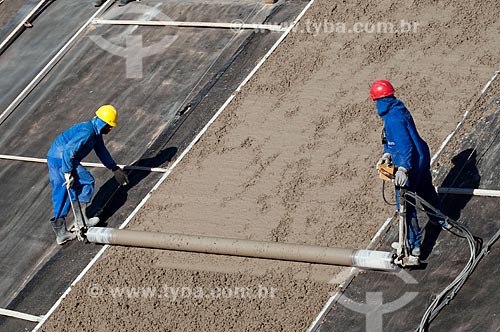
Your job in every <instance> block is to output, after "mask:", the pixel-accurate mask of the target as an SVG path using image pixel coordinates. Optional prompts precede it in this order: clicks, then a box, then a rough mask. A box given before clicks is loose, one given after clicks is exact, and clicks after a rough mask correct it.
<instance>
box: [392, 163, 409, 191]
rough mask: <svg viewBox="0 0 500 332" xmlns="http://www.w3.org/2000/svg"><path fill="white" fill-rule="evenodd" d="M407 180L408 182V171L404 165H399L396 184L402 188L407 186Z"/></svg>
mask: <svg viewBox="0 0 500 332" xmlns="http://www.w3.org/2000/svg"><path fill="white" fill-rule="evenodd" d="M406 182H408V171H407V170H406V168H404V167H398V171H397V172H396V178H395V179H394V184H395V185H396V186H398V187H401V188H402V187H404V186H406Z"/></svg>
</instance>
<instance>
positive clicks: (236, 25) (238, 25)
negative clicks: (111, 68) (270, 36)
mask: <svg viewBox="0 0 500 332" xmlns="http://www.w3.org/2000/svg"><path fill="white" fill-rule="evenodd" d="M92 24H94V25H146V26H159V27H166V26H169V27H178V28H208V29H210V28H216V29H232V30H235V31H239V30H248V29H251V30H268V31H276V32H285V31H286V30H287V29H286V28H284V27H282V26H280V25H272V24H248V23H243V22H240V21H233V22H231V23H226V22H180V21H142V20H105V19H99V18H96V19H94V20H93V21H92Z"/></svg>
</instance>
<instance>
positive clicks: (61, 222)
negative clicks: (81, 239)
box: [50, 218, 76, 244]
mask: <svg viewBox="0 0 500 332" xmlns="http://www.w3.org/2000/svg"><path fill="white" fill-rule="evenodd" d="M50 224H51V225H52V229H53V230H54V233H56V242H57V244H64V243H66V242H68V241H71V240H74V239H76V235H75V234H73V233H71V232H68V230H67V229H66V219H64V218H57V219H56V218H52V219H50Z"/></svg>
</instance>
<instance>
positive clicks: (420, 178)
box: [370, 80, 449, 258]
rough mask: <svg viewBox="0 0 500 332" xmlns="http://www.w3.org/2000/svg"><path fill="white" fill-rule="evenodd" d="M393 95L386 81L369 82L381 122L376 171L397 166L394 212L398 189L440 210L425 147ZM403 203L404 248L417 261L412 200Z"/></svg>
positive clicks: (418, 235)
mask: <svg viewBox="0 0 500 332" xmlns="http://www.w3.org/2000/svg"><path fill="white" fill-rule="evenodd" d="M394 92H395V91H394V87H393V86H392V85H391V83H390V82H389V81H386V80H379V81H375V82H373V84H372V87H371V89H370V99H372V100H373V101H375V103H376V105H377V111H378V115H379V116H380V117H381V118H382V120H383V121H384V130H383V135H382V136H383V139H382V141H383V144H384V153H383V155H382V157H381V158H380V159H379V161H378V162H377V169H378V167H379V165H381V164H383V163H386V164H394V165H396V166H397V171H396V174H395V179H394V183H395V185H396V202H397V205H398V209H399V188H405V189H406V190H409V191H412V192H414V193H416V194H417V195H418V196H420V197H421V198H423V199H424V200H426V201H427V202H429V203H430V204H431V205H432V206H434V208H436V209H440V205H441V204H440V200H439V197H438V195H437V193H436V190H435V189H434V186H433V184H432V175H431V171H430V162H431V155H430V151H429V147H428V145H427V143H426V142H425V141H424V140H423V139H422V138H421V137H420V135H419V134H418V131H417V128H416V126H415V122H414V121H413V118H412V116H411V114H410V112H409V111H408V110H407V109H406V107H405V105H404V104H403V102H402V101H400V100H398V99H396V97H394ZM406 200H407V204H406V222H407V229H408V245H409V248H410V254H411V255H412V256H414V257H416V258H418V257H419V256H420V245H421V242H422V230H421V229H420V227H419V225H418V220H417V211H416V208H415V206H414V205H415V200H414V199H413V198H411V197H409V196H407V197H406ZM428 212H430V211H428ZM427 215H428V216H429V219H430V220H431V222H433V223H434V224H436V225H441V226H442V227H444V228H449V226H448V223H447V222H446V221H445V220H442V219H440V218H438V217H436V216H434V215H432V214H429V213H428V214H427Z"/></svg>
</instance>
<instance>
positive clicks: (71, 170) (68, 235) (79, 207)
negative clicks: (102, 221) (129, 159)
mask: <svg viewBox="0 0 500 332" xmlns="http://www.w3.org/2000/svg"><path fill="white" fill-rule="evenodd" d="M117 121H118V114H117V111H116V109H115V108H114V107H113V106H111V105H105V106H102V107H100V108H99V109H98V110H97V112H96V116H95V117H94V118H93V119H92V120H91V121H88V122H82V123H78V124H76V125H74V126H73V127H71V128H69V129H67V130H66V131H64V132H63V133H62V134H60V135H59V136H58V137H57V138H56V140H55V141H54V143H52V146H51V148H50V150H49V152H48V153H47V163H48V167H49V177H50V184H51V185H52V203H53V206H54V217H53V218H52V219H51V220H50V222H51V224H52V228H53V229H54V232H55V233H56V241H57V243H58V244H63V243H65V242H66V241H69V240H73V239H75V237H76V235H75V234H73V233H72V232H69V231H68V230H67V229H66V219H65V217H66V216H67V214H68V212H69V209H70V208H71V202H70V199H71V201H72V202H73V207H74V209H75V214H76V216H75V217H76V226H77V228H78V230H80V229H82V228H83V227H85V226H86V227H92V226H95V225H97V224H98V223H99V218H97V217H94V218H88V217H87V215H86V211H85V210H86V208H87V205H88V204H89V203H90V201H91V200H92V196H93V195H94V178H93V176H92V175H91V174H90V172H89V171H87V170H86V169H85V167H83V166H82V165H81V163H80V162H81V161H82V159H83V158H85V157H86V156H87V155H88V154H89V153H90V151H91V150H94V151H95V153H96V155H97V157H98V158H99V159H100V160H101V162H102V163H103V164H104V166H106V167H107V168H108V169H110V170H112V171H113V173H114V175H115V179H116V180H117V181H118V183H119V184H120V185H126V184H127V183H128V177H127V174H126V173H125V172H124V171H123V170H121V169H120V168H119V167H118V166H117V165H116V163H115V161H114V160H113V158H112V157H111V155H110V154H109V152H108V150H107V149H106V146H105V145H104V141H103V138H102V135H106V134H108V133H109V132H110V131H111V129H112V128H113V127H115V126H116V125H117V124H118V123H117ZM68 192H69V193H70V196H71V197H68Z"/></svg>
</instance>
